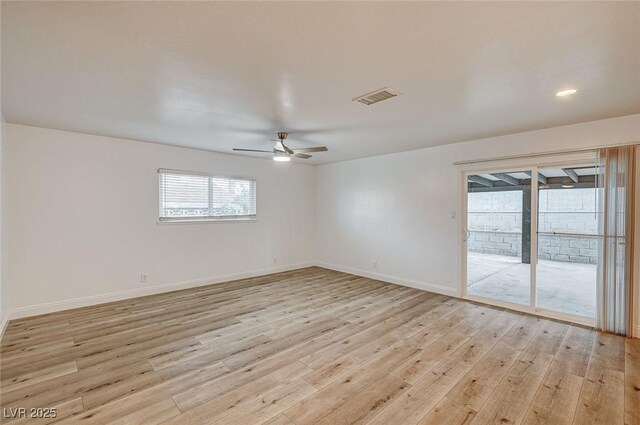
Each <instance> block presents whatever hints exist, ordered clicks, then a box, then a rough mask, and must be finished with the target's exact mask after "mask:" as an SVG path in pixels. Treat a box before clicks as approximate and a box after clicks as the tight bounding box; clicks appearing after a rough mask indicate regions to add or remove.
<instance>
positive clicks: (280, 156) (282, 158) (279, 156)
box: [273, 151, 291, 162]
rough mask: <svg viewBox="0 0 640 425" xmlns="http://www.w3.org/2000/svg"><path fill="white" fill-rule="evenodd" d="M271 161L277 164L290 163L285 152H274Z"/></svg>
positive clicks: (288, 156) (289, 157) (288, 155)
mask: <svg viewBox="0 0 640 425" xmlns="http://www.w3.org/2000/svg"><path fill="white" fill-rule="evenodd" d="M273 160H274V161H277V162H287V161H291V155H290V154H288V153H287V152H280V151H275V153H274V154H273Z"/></svg>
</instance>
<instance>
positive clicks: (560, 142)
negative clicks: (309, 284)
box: [316, 115, 640, 294]
mask: <svg viewBox="0 0 640 425" xmlns="http://www.w3.org/2000/svg"><path fill="white" fill-rule="evenodd" d="M628 142H640V115H632V116H626V117H619V118H614V119H608V120H602V121H594V122H589V123H582V124H577V125H571V126H565V127H556V128H550V129H545V130H538V131H530V132H525V133H519V134H513V135H508V136H501V137H494V138H490V139H483V140H476V141H470V142H466V143H458V144H454V145H447V146H440V147H434V148H428V149H421V150H416V151H410V152H402V153H396V154H390V155H383V156H377V157H371V158H365V159H359V160H353V161H346V162H340V163H334V164H327V165H322V166H318V167H317V170H316V205H317V210H316V260H318V261H319V262H320V264H322V265H325V266H329V267H332V268H336V269H340V270H345V271H351V272H356V273H359V274H363V275H369V276H374V277H375V276H381V277H382V278H385V279H387V280H390V281H395V282H398V283H404V284H409V285H413V286H417V287H422V288H425V289H429V290H435V291H439V292H442V293H447V294H457V293H458V289H459V287H460V269H461V267H460V244H461V239H460V231H459V219H460V217H459V216H460V203H461V202H460V197H461V183H460V168H459V167H457V166H454V165H453V163H454V162H456V161H461V160H473V159H482V158H492V157H501V156H507V155H524V154H528V153H533V152H548V151H558V150H564V149H574V148H584V147H592V146H598V145H605V144H617V143H628ZM452 214H455V218H453V217H452ZM374 262H377V268H374V265H373V263H374Z"/></svg>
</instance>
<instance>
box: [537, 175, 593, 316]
mask: <svg viewBox="0 0 640 425" xmlns="http://www.w3.org/2000/svg"><path fill="white" fill-rule="evenodd" d="M539 173H540V175H541V176H542V178H541V179H542V181H541V182H540V184H539V185H538V188H539V190H538V217H539V218H538V264H537V274H536V288H537V300H538V303H537V306H538V307H539V308H541V309H545V310H550V311H554V312H559V313H565V314H571V315H576V316H581V317H586V318H589V319H595V312H596V273H597V268H598V266H597V264H598V236H597V233H598V220H597V217H596V211H597V198H596V186H595V183H596V168H595V167H594V166H593V165H591V166H580V167H576V166H566V167H549V168H541V169H540V170H539Z"/></svg>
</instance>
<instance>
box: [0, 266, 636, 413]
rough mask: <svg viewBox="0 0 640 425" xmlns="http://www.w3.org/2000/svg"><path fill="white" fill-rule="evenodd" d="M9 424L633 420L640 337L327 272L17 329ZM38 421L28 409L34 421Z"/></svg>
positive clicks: (9, 367) (16, 325) (5, 370)
mask: <svg viewBox="0 0 640 425" xmlns="http://www.w3.org/2000/svg"><path fill="white" fill-rule="evenodd" d="M0 360H1V368H2V373H1V378H2V381H1V385H0V391H1V393H0V395H1V404H2V407H3V416H6V415H10V414H11V412H16V410H14V409H15V408H19V407H24V408H27V409H29V408H56V409H57V417H56V418H55V419H51V418H50V419H40V420H38V421H34V420H27V419H24V418H17V419H7V418H5V419H4V422H5V423H6V422H8V423H13V424H18V423H27V422H28V423H50V422H55V423H61V424H68V423H82V424H107V423H109V424H165V425H168V424H181V425H184V424H204V423H207V424H210V423H216V424H218V423H224V424H231V423H237V424H263V423H264V424H270V425H276V424H282V425H285V424H289V425H291V424H298V425H308V424H315V423H318V424H328V425H334V424H352V423H358V424H365V423H368V424H384V425H388V424H394V425H395V424H420V425H426V424H473V425H475V424H498V423H499V424H515V423H524V424H542V423H546V424H572V423H573V424H605V423H606V424H625V423H626V424H628V425H631V424H640V341H638V340H629V339H626V340H625V339H624V338H621V337H616V336H612V335H606V334H601V333H598V332H594V331H592V330H590V329H586V328H584V327H579V326H573V325H570V324H566V323H561V322H556V321H551V320H545V319H542V318H539V317H533V316H529V315H523V314H520V313H516V312H513V311H508V310H504V309H499V308H492V307H488V306H483V305H479V304H473V303H470V302H466V301H462V300H458V299H453V298H449V297H445V296H442V295H437V294H433V293H427V292H422V291H418V290H415V289H411V288H405V287H401V286H395V285H391V284H386V283H383V282H379V281H374V280H371V279H366V278H361V277H357V276H352V275H348V274H344V273H338V272H334V271H330V270H325V269H321V268H308V269H302V270H297V271H293V272H287V273H280V274H276V275H269V276H262V277H258V278H253V279H246V280H240V281H235V282H228V283H224V284H217V285H211V286H206V287H200V288H195V289H189V290H184V291H178V292H173V293H167V294H161V295H154V296H150V297H143V298H137V299H131V300H126V301H121V302H116V303H110V304H103V305H99V306H94V307H88V308H82V309H76V310H70V311H63V312H59V313H53V314H49V315H44V316H37V317H33V318H27V319H22V320H14V321H12V322H11V323H10V324H9V327H8V329H7V331H6V333H5V336H4V338H3V340H2V352H1V358H0ZM30 413H31V412H30V411H29V410H27V415H29V414H30Z"/></svg>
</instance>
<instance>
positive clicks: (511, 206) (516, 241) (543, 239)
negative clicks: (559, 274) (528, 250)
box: [467, 189, 598, 264]
mask: <svg viewBox="0 0 640 425" xmlns="http://www.w3.org/2000/svg"><path fill="white" fill-rule="evenodd" d="M539 210H540V211H539V220H538V229H539V231H540V232H549V233H551V232H561V233H572V234H575V235H540V236H539V238H538V257H539V258H540V259H543V260H552V261H564V262H573V263H589V264H596V263H597V258H598V242H597V237H596V236H593V235H594V234H596V233H597V218H596V215H595V211H596V198H595V190H594V189H571V190H566V189H564V190H563V189H545V190H541V191H540V198H539ZM468 211H469V213H468V218H467V221H468V227H469V230H470V236H469V239H468V241H467V246H468V249H469V250H470V251H472V252H482V253H485V254H499V255H508V256H513V257H519V256H520V255H521V252H522V235H521V232H522V192H521V191H509V192H476V193H470V194H469V202H468ZM580 234H584V236H582V235H580Z"/></svg>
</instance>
